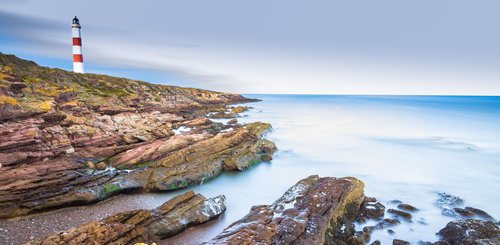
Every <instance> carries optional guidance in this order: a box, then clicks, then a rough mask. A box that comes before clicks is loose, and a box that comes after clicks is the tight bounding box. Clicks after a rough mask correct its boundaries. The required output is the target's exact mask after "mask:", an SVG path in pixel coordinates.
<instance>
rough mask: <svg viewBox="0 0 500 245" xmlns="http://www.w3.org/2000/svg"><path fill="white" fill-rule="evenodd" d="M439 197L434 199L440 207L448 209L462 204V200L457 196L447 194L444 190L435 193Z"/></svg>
mask: <svg viewBox="0 0 500 245" xmlns="http://www.w3.org/2000/svg"><path fill="white" fill-rule="evenodd" d="M437 194H438V196H439V198H438V199H437V200H436V206H438V207H440V208H442V209H449V208H453V207H457V206H461V205H463V204H464V200H463V199H462V198H460V197H458V196H454V195H450V194H447V193H446V192H439V193H437Z"/></svg>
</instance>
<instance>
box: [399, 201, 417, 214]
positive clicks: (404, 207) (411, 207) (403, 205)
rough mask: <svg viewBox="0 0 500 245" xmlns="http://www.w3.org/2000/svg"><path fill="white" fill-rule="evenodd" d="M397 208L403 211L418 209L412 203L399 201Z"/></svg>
mask: <svg viewBox="0 0 500 245" xmlns="http://www.w3.org/2000/svg"><path fill="white" fill-rule="evenodd" d="M398 208H399V209H401V210H403V211H407V212H415V211H418V208H416V207H413V206H412V205H410V204H406V203H401V204H399V205H398Z"/></svg>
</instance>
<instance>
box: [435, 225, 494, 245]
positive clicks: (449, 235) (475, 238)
mask: <svg viewBox="0 0 500 245" xmlns="http://www.w3.org/2000/svg"><path fill="white" fill-rule="evenodd" d="M438 234H439V236H440V237H441V241H444V242H447V243H448V244H450V245H455V244H471V245H472V244H478V245H480V244H500V229H499V228H498V225H497V224H495V223H493V222H491V221H482V220H474V219H468V220H457V221H451V222H449V223H448V224H447V225H446V227H444V228H443V229H441V230H440V231H439V233H438Z"/></svg>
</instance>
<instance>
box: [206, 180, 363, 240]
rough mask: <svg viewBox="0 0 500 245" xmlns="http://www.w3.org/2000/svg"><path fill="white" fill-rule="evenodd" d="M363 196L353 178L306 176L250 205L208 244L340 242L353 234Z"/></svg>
mask: <svg viewBox="0 0 500 245" xmlns="http://www.w3.org/2000/svg"><path fill="white" fill-rule="evenodd" d="M363 199H364V197H363V183H362V182H361V181H359V180H357V179H355V178H350V177H349V178H331V177H325V178H320V177H318V176H310V177H308V178H305V179H303V180H301V181H299V182H298V183H297V184H296V185H294V186H292V187H291V188H290V189H288V191H287V192H286V193H285V194H284V195H283V196H282V197H281V198H279V199H278V200H276V201H275V202H274V203H273V204H271V205H261V206H254V207H252V209H251V210H250V213H248V214H247V215H246V216H245V217H244V218H242V219H240V220H238V221H236V222H235V223H233V224H231V225H230V226H229V227H227V228H226V229H225V230H224V231H223V232H222V233H220V234H219V235H217V236H216V237H215V238H214V239H212V240H210V241H209V242H208V244H221V243H223V244H228V243H229V244H254V243H259V244H291V243H297V244H323V243H329V244H336V243H342V244H343V243H345V242H346V241H348V239H349V238H350V237H352V236H353V235H354V226H353V225H352V224H351V223H352V221H353V220H354V219H355V218H356V216H357V215H358V212H359V208H360V205H361V203H362V202H363Z"/></svg>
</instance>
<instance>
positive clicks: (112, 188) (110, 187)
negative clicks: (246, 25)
mask: <svg viewBox="0 0 500 245" xmlns="http://www.w3.org/2000/svg"><path fill="white" fill-rule="evenodd" d="M102 187H103V189H102V191H103V194H104V196H108V195H110V194H112V193H114V192H116V191H118V190H120V187H118V186H117V185H115V184H109V183H106V184H104V185H102Z"/></svg>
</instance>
